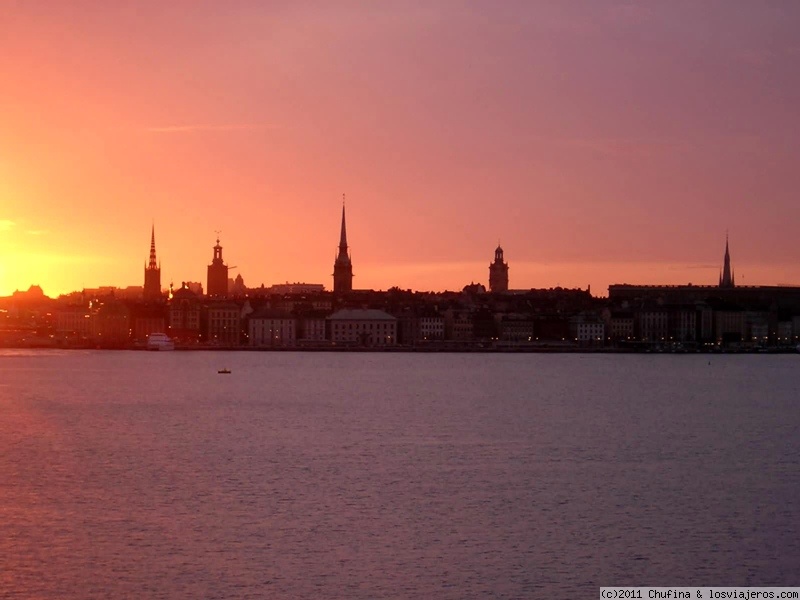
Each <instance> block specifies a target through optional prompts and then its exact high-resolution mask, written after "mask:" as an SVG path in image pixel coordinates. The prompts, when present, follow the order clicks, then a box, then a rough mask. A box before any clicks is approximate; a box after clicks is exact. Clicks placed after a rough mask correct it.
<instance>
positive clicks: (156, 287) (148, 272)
mask: <svg viewBox="0 0 800 600" xmlns="http://www.w3.org/2000/svg"><path fill="white" fill-rule="evenodd" d="M142 297H143V298H144V299H145V300H161V299H162V298H163V296H162V294H161V264H159V263H158V262H156V227H155V225H153V226H152V229H151V230H150V260H149V262H148V263H147V264H146V265H145V266H144V287H143V288H142Z"/></svg>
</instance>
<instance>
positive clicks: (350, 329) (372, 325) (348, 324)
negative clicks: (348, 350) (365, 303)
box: [327, 308, 397, 346]
mask: <svg viewBox="0 0 800 600" xmlns="http://www.w3.org/2000/svg"><path fill="white" fill-rule="evenodd" d="M327 325H328V331H329V335H330V340H331V341H332V342H335V343H344V344H352V345H358V346H394V345H395V344H397V319H396V318H395V317H393V316H392V315H390V314H389V313H387V312H384V311H382V310H376V309H368V308H344V309H342V310H338V311H336V312H335V313H333V314H332V315H331V316H330V317H328V319H327Z"/></svg>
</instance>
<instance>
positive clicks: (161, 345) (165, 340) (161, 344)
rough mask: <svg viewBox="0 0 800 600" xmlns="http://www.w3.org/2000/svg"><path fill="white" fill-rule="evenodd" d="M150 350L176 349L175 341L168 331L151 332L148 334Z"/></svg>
mask: <svg viewBox="0 0 800 600" xmlns="http://www.w3.org/2000/svg"><path fill="white" fill-rule="evenodd" d="M147 349H148V350H160V351H164V350H175V342H173V341H172V338H170V337H169V336H168V335H167V334H166V333H151V334H150V335H148V336H147Z"/></svg>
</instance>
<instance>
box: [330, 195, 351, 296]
mask: <svg viewBox="0 0 800 600" xmlns="http://www.w3.org/2000/svg"><path fill="white" fill-rule="evenodd" d="M344 202H345V196H344V194H342V231H341V233H340V235H339V253H338V255H337V256H336V260H335V261H334V263H333V291H334V292H335V293H342V292H350V291H352V289H353V263H352V261H351V260H350V253H349V252H348V248H347V224H346V222H345V212H344Z"/></svg>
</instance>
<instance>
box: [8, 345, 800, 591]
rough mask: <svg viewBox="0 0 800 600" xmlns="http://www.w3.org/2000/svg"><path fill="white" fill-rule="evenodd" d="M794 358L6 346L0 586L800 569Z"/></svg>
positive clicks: (539, 587)
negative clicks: (226, 371) (18, 349)
mask: <svg viewBox="0 0 800 600" xmlns="http://www.w3.org/2000/svg"><path fill="white" fill-rule="evenodd" d="M798 364H800V362H798V357H796V356H715V357H714V358H713V360H712V364H711V365H709V364H708V357H705V356H640V355H629V356H628V355H626V356H600V355H472V354H465V355H459V354H443V355H415V354H388V355H384V354H361V353H359V354H338V353H337V354H329V353H302V354H301V353H298V354H295V353H212V352H197V353H184V352H173V353H160V354H159V353H143V352H138V353H137V352H105V353H104V352H66V353H63V352H62V353H48V352H37V353H33V354H31V353H28V354H22V355H20V354H16V355H15V354H13V353H4V354H2V355H0V383H2V386H0V596H2V597H12V598H13V597H20V598H29V597H42V598H51V597H58V598H70V599H71V598H75V599H77V598H117V597H147V598H248V597H250V598H261V597H270V598H377V597H387V598H434V597H435V598H468V597H494V598H535V597H540V596H544V595H545V592H547V593H552V594H554V597H570V595H572V596H573V597H589V596H591V597H596V594H597V588H598V587H599V586H601V585H682V584H685V585H729V586H734V585H739V586H742V585H800V575H798V571H797V569H796V565H797V564H800V543H799V542H798V525H797V524H798V523H800V507H798V498H799V497H800V468H798V467H800V465H799V464H798V462H800V459H799V454H800V452H799V450H798V443H797V439H798V432H800V427H799V426H800V410H798V407H797V403H798V398H800V378H798V377H797V375H796V373H797V368H798ZM222 367H229V368H231V369H232V371H233V373H232V374H231V375H224V376H221V375H218V374H217V369H219V368H222ZM3 594H5V596H3Z"/></svg>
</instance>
